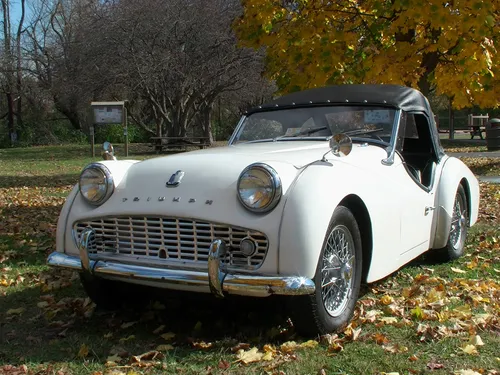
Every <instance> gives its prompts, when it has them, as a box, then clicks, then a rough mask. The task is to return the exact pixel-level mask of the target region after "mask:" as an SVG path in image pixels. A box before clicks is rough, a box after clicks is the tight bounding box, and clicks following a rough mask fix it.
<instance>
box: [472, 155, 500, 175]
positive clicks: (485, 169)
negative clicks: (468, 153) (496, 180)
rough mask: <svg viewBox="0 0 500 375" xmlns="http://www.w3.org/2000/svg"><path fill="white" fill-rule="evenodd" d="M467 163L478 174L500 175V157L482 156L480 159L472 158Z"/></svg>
mask: <svg viewBox="0 0 500 375" xmlns="http://www.w3.org/2000/svg"><path fill="white" fill-rule="evenodd" d="M465 161H466V164H467V165H468V167H469V169H470V170H471V171H472V173H474V174H475V175H476V176H498V175H500V158H495V159H493V158H491V159H488V158H481V159H479V160H478V161H474V160H470V161H468V162H467V160H465Z"/></svg>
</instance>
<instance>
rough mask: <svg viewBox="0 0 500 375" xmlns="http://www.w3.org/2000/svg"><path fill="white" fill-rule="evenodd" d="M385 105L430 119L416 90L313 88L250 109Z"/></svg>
mask: <svg viewBox="0 0 500 375" xmlns="http://www.w3.org/2000/svg"><path fill="white" fill-rule="evenodd" d="M341 103H342V104H345V103H349V104H365V105H366V104H368V105H387V106H391V107H396V108H400V109H402V110H404V111H409V112H424V113H427V114H428V115H429V117H432V115H431V113H432V111H431V108H430V105H429V102H428V101H427V99H426V98H425V96H424V95H422V93H421V92H420V91H418V90H415V89H412V88H410V87H405V86H399V85H363V84H360V85H337V86H326V87H320V88H314V89H309V90H304V91H298V92H294V93H291V94H288V95H284V96H281V97H280V98H277V99H275V100H273V101H271V102H268V103H266V104H263V105H261V106H260V107H256V108H252V109H251V110H249V111H248V112H249V113H251V112H259V111H262V110H263V109H264V110H267V109H271V108H275V109H276V108H277V107H278V108H279V107H293V106H307V105H321V104H327V105H328V104H341Z"/></svg>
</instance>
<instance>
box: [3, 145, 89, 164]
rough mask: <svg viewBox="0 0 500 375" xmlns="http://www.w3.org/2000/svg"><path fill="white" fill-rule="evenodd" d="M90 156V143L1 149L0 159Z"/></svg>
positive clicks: (19, 159)
mask: <svg viewBox="0 0 500 375" xmlns="http://www.w3.org/2000/svg"><path fill="white" fill-rule="evenodd" d="M90 156H91V154H90V145H89V146H85V145H59V146H40V147H23V148H8V149H1V150H0V160H4V161H11V160H12V161H28V160H35V161H42V160H48V161H51V160H68V159H78V158H85V157H90Z"/></svg>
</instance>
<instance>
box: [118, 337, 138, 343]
mask: <svg viewBox="0 0 500 375" xmlns="http://www.w3.org/2000/svg"><path fill="white" fill-rule="evenodd" d="M133 339H135V335H130V336H127V337H122V338H121V339H120V340H119V341H120V342H126V341H130V340H133Z"/></svg>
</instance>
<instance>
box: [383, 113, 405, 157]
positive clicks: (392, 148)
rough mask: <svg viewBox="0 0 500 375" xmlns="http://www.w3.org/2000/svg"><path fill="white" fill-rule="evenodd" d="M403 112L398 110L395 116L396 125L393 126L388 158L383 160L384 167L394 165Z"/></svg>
mask: <svg viewBox="0 0 500 375" xmlns="http://www.w3.org/2000/svg"><path fill="white" fill-rule="evenodd" d="M402 113H403V111H401V109H398V110H397V111H396V113H395V114H394V124H393V126H392V135H391V144H390V146H389V147H388V148H387V157H386V158H385V159H382V164H383V165H392V164H394V154H395V153H396V144H397V142H398V135H399V128H400V126H401V115H402Z"/></svg>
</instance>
